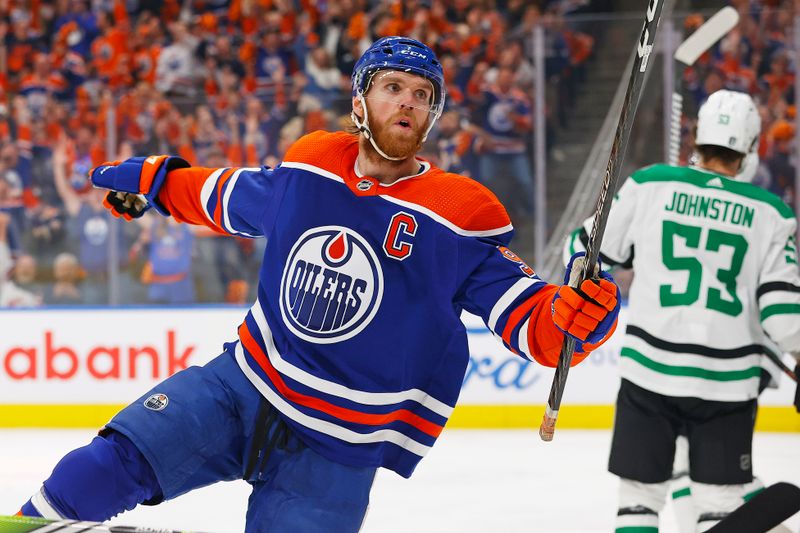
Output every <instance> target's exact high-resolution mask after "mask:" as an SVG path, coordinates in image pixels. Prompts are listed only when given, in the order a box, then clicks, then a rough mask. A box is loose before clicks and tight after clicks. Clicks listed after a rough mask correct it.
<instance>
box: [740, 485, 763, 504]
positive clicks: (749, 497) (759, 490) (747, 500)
mask: <svg viewBox="0 0 800 533" xmlns="http://www.w3.org/2000/svg"><path fill="white" fill-rule="evenodd" d="M763 490H764V488H763V487H762V488H760V489H756V490H754V491H753V492H748V493H747V494H745V495H744V497H743V498H742V499H743V500H744V501H745V502H749V501H750V500H752V499H753V497H754V496H756V495H757V494H759V493H760V492H761V491H763Z"/></svg>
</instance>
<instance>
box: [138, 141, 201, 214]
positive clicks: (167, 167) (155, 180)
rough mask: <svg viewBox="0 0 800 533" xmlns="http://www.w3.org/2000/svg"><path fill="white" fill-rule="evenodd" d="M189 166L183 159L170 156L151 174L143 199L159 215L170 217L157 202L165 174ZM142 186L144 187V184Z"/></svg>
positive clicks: (165, 177)
mask: <svg viewBox="0 0 800 533" xmlns="http://www.w3.org/2000/svg"><path fill="white" fill-rule="evenodd" d="M189 166H190V165H189V163H188V162H187V161H186V160H185V159H183V158H181V157H176V156H170V157H166V158H164V160H163V162H162V163H161V165H160V166H159V167H158V170H156V172H155V174H153V177H152V181H151V182H150V184H149V191H148V192H146V193H145V195H144V197H145V198H147V203H148V204H150V205H151V206H153V209H155V210H156V211H158V213H159V214H160V215H164V216H165V217H168V216H170V212H169V211H168V210H167V208H166V207H164V205H163V204H162V203H161V202H159V201H158V192H159V191H160V190H161V186H162V185H164V180H166V179H167V173H168V172H169V171H171V170H175V169H178V168H188V167H189ZM142 185H144V183H143V184H142Z"/></svg>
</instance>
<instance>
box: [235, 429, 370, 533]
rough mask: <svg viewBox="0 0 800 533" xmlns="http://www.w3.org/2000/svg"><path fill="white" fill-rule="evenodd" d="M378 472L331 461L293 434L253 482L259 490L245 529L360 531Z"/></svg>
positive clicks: (268, 532) (253, 532) (263, 532)
mask: <svg viewBox="0 0 800 533" xmlns="http://www.w3.org/2000/svg"><path fill="white" fill-rule="evenodd" d="M375 472H376V468H374V467H354V466H348V465H344V464H341V463H337V462H334V461H331V460H329V459H327V458H325V457H323V456H322V455H320V454H318V453H317V452H315V451H314V450H312V449H311V448H309V447H308V446H306V445H305V444H304V443H302V442H301V441H300V440H299V439H298V438H297V437H296V436H295V435H293V434H292V433H291V432H290V433H289V435H288V439H287V442H286V443H285V444H283V445H279V446H275V447H272V449H271V450H270V452H269V456H268V458H267V464H266V465H264V467H263V470H262V471H258V470H257V471H255V472H254V473H253V475H252V476H251V478H250V479H249V480H248V481H249V482H250V484H251V485H252V486H253V491H252V493H251V495H250V498H249V500H248V506H247V523H246V526H245V533H295V532H298V531H302V532H303V533H328V532H330V531H335V532H337V533H356V532H357V531H359V529H360V528H361V525H362V523H363V521H364V517H365V516H366V513H367V507H368V505H369V493H370V489H371V487H372V483H373V481H374V478H375Z"/></svg>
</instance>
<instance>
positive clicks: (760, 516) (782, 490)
mask: <svg viewBox="0 0 800 533" xmlns="http://www.w3.org/2000/svg"><path fill="white" fill-rule="evenodd" d="M798 511H800V488H798V487H797V486H795V485H792V484H791V483H785V482H781V483H775V484H774V485H770V486H769V487H767V488H766V489H764V490H762V491H761V492H759V493H758V494H756V496H755V497H753V499H751V500H750V501H748V502H747V503H745V504H744V505H742V506H741V507H739V508H738V509H736V510H735V511H734V512H732V513H731V514H729V515H728V516H727V517H726V518H725V519H724V520H722V521H721V522H720V523H719V524H717V525H715V526H714V527H712V528H711V529H709V530H708V533H764V531H769V530H770V529H772V528H773V527H775V526H777V525H778V524H780V523H781V522H783V521H784V520H786V519H787V518H790V517H792V516H794V514H795V513H797V512H798Z"/></svg>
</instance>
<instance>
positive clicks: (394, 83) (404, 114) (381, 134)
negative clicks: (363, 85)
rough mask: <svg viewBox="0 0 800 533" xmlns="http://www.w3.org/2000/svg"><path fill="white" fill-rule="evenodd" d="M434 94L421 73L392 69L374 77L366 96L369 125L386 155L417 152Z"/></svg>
mask: <svg viewBox="0 0 800 533" xmlns="http://www.w3.org/2000/svg"><path fill="white" fill-rule="evenodd" d="M433 96H434V95H433V86H432V85H431V82H429V81H428V80H426V79H425V78H423V77H421V76H417V75H414V74H409V73H407V72H399V71H394V70H385V71H379V72H378V73H376V74H375V75H374V76H373V78H372V80H371V82H370V86H369V88H368V90H367V93H366V95H365V98H366V104H367V111H368V113H369V114H368V117H369V126H370V130H371V131H372V134H373V135H374V136H375V142H376V143H377V144H378V146H380V147H381V149H382V150H383V151H384V152H386V154H387V155H389V156H391V157H399V158H407V157H411V156H413V155H414V154H416V153H417V152H418V151H419V149H420V148H421V147H422V139H423V137H425V130H426V129H427V127H428V121H429V120H430V116H431V113H432V111H431V103H432V102H433Z"/></svg>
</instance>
